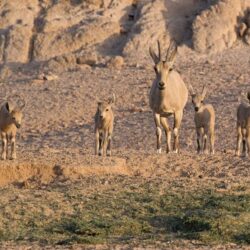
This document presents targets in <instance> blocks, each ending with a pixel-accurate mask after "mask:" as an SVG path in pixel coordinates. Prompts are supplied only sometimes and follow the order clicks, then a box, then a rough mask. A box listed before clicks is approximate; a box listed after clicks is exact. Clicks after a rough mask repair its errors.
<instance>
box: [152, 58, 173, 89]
mask: <svg viewBox="0 0 250 250" xmlns="http://www.w3.org/2000/svg"><path fill="white" fill-rule="evenodd" d="M154 70H155V73H156V79H157V80H156V81H157V86H158V88H159V90H164V89H165V87H166V85H167V79H168V75H169V72H170V71H171V70H172V65H171V64H170V63H168V62H164V61H161V62H159V63H158V64H156V65H155V66H154Z"/></svg>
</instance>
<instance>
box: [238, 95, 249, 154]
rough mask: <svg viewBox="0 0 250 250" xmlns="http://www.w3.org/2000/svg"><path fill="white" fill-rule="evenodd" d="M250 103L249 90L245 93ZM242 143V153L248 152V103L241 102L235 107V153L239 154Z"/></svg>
mask: <svg viewBox="0 0 250 250" xmlns="http://www.w3.org/2000/svg"><path fill="white" fill-rule="evenodd" d="M247 98H248V101H249V103H250V91H249V92H248V93H247ZM241 144H242V148H243V149H242V151H243V155H244V156H247V155H249V154H250V104H246V103H241V104H240V105H239V106H238V109H237V146H236V150H235V154H236V155H237V156H240V148H241Z"/></svg>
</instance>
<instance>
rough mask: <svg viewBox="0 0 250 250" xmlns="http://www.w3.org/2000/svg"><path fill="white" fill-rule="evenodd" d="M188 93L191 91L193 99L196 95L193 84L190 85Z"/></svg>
mask: <svg viewBox="0 0 250 250" xmlns="http://www.w3.org/2000/svg"><path fill="white" fill-rule="evenodd" d="M188 91H189V93H190V95H191V97H192V98H193V97H194V96H195V93H194V88H193V86H192V85H191V84H188Z"/></svg>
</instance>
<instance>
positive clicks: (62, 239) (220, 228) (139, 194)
mask: <svg viewBox="0 0 250 250" xmlns="http://www.w3.org/2000/svg"><path fill="white" fill-rule="evenodd" d="M125 184H126V185H124V183H123V185H122V183H121V186H120V187H119V185H118V188H114V187H110V188H106V189H105V190H103V191H100V190H99V191H98V190H96V191H93V192H91V193H89V194H88V195H87V194H86V193H84V189H82V188H81V186H80V185H79V184H78V185H77V183H76V184H70V185H69V186H67V187H66V188H65V187H60V186H58V187H55V188H53V187H49V188H48V189H46V190H43V191H39V190H37V192H39V195H37V196H36V195H35V196H33V195H32V194H31V193H29V192H31V191H32V190H19V191H20V192H23V193H24V194H26V196H25V195H23V196H22V199H16V200H12V201H9V202H8V203H6V204H5V206H4V205H2V206H1V208H0V221H1V225H2V226H1V228H0V240H1V241H6V240H15V241H29V242H31V241H38V242H43V243H49V244H73V243H87V244H96V243H105V242H108V243H117V242H119V243H124V242H126V243H127V242H130V241H131V240H133V241H134V240H138V241H139V240H140V241H145V242H150V243H153V242H154V241H155V240H157V241H161V242H166V241H169V240H175V239H176V240H177V239H190V240H199V241H201V242H203V243H205V244H217V243H220V244H221V243H230V242H234V243H239V244H250V223H249V222H250V194H249V192H247V191H246V190H245V191H244V192H239V191H237V192H233V191H230V190H225V191H224V192H218V191H216V190H215V189H214V190H213V189H208V188H200V189H199V190H192V189H190V190H188V191H184V190H183V188H176V187H175V188H168V189H167V190H162V189H161V188H160V186H159V185H158V184H157V183H150V184H149V183H141V184H140V185H135V184H134V183H133V182H128V183H125ZM1 192H6V190H2V191H1ZM33 197H35V198H33ZM53 197H54V199H53Z"/></svg>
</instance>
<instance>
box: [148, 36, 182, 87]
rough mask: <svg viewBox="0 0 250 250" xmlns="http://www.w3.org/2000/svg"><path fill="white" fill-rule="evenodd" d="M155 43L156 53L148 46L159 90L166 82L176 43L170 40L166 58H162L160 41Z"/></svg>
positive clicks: (174, 54)
mask: <svg viewBox="0 0 250 250" xmlns="http://www.w3.org/2000/svg"><path fill="white" fill-rule="evenodd" d="M157 43H158V55H156V54H155V52H154V50H153V49H152V47H150V48H149V54H150V56H151V58H152V59H153V61H154V63H155V66H154V70H155V73H156V82H157V86H158V88H159V90H164V89H165V87H166V84H167V79H168V75H169V72H170V71H171V70H172V66H173V63H174V59H175V56H176V53H177V45H176V43H175V41H174V40H171V41H170V44H169V47H168V51H167V55H166V58H165V60H163V57H162V53H161V45H160V42H159V41H158V42H157Z"/></svg>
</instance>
